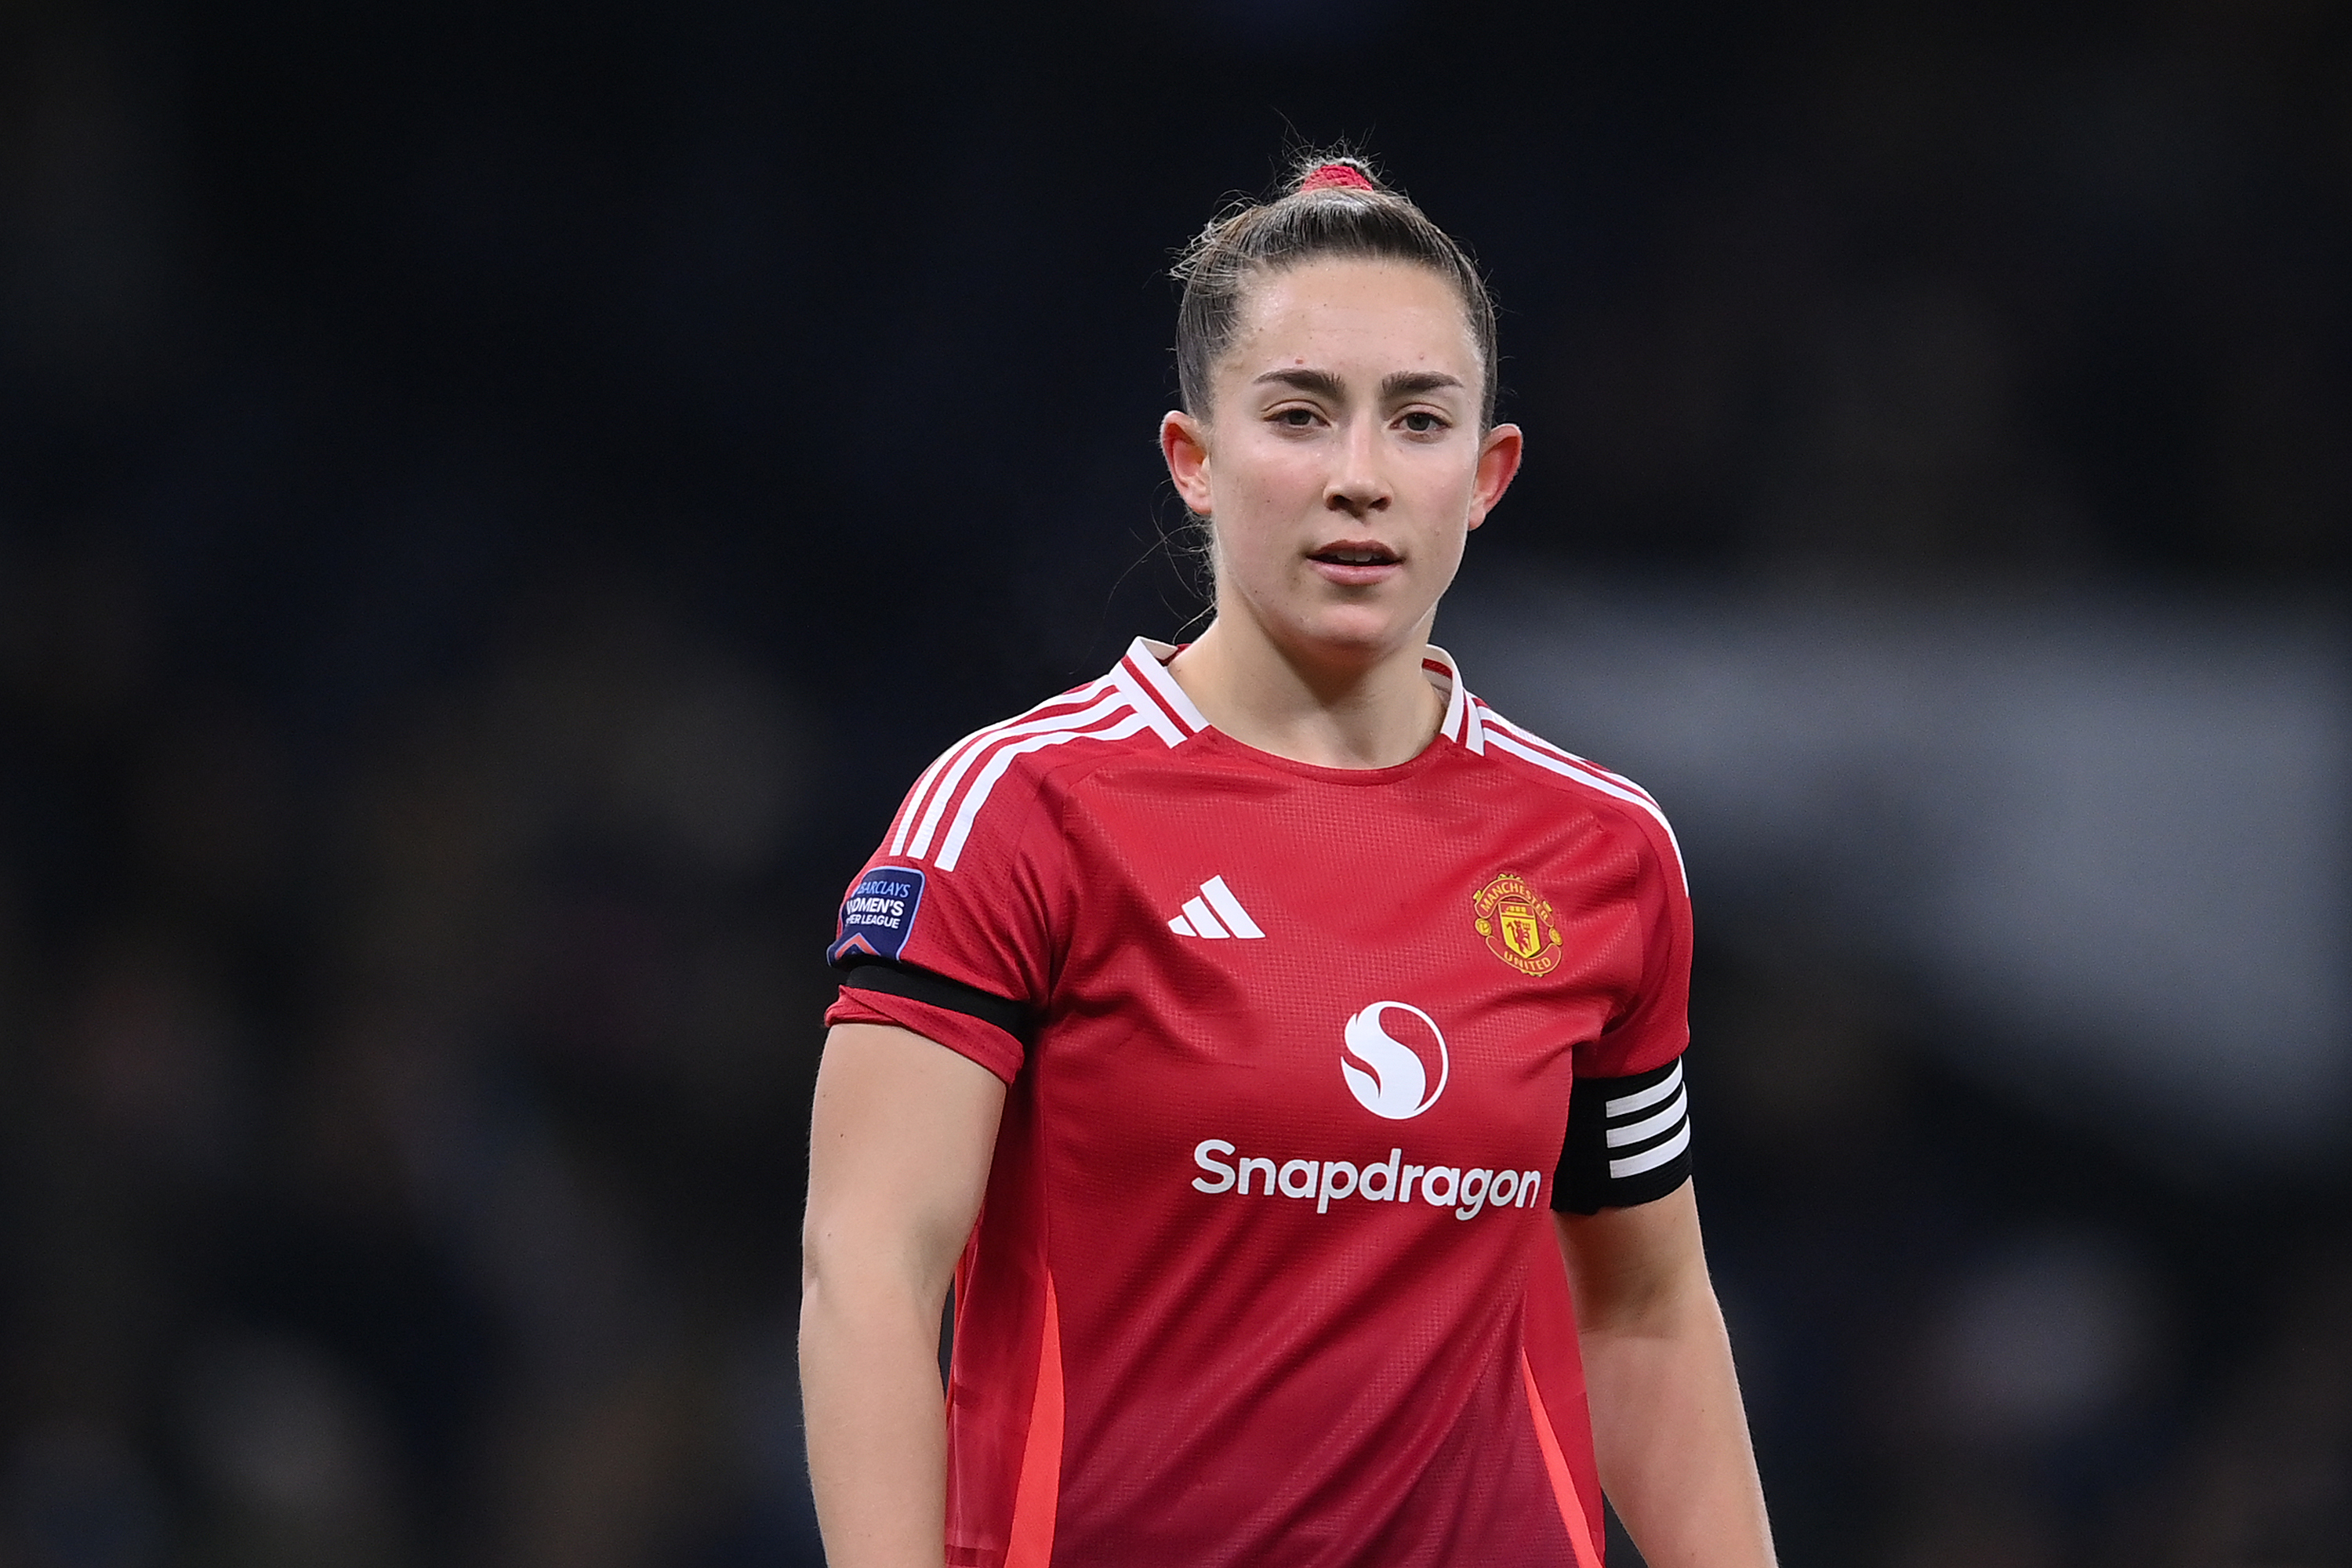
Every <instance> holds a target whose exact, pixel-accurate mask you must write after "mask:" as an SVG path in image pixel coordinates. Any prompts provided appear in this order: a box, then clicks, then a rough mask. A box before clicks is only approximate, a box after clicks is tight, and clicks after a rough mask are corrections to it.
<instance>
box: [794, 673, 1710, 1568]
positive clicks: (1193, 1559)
mask: <svg viewBox="0 0 2352 1568" xmlns="http://www.w3.org/2000/svg"><path fill="white" fill-rule="evenodd" d="M1168 651H1169V650H1166V649H1163V648H1160V647H1158V646H1157V645H1148V644H1143V643H1140V642H1139V643H1138V644H1137V646H1136V647H1134V648H1133V649H1131V650H1130V651H1129V655H1128V656H1127V658H1124V659H1123V660H1122V661H1121V663H1120V665H1119V666H1118V668H1116V669H1115V670H1114V671H1113V672H1112V674H1111V675H1110V676H1108V677H1106V678H1105V679H1103V680H1101V681H1097V682H1096V683H1094V684H1093V685H1092V686H1088V687H1081V688H1079V689H1077V690H1076V691H1074V692H1072V693H1069V694H1067V695H1066V696H1065V697H1063V698H1059V699H1056V700H1054V701H1053V702H1050V703H1047V704H1045V705H1043V706H1041V708H1039V709H1037V710H1033V711H1032V712H1031V713H1030V714H1025V715H1023V716H1021V717H1020V718H1018V719H1016V720H1013V721H1007V722H1006V723H1005V724H1003V725H999V726H995V727H992V729H991V730H986V731H980V732H979V733H978V734H976V735H974V736H972V737H970V738H968V739H967V740H966V741H965V742H961V743H960V745H959V746H958V747H956V748H953V749H951V750H950V752H948V753H947V755H946V756H944V757H942V758H941V759H940V763H937V764H934V766H933V767H932V768H931V769H930V770H929V771H927V773H925V774H924V776H923V778H922V779H921V780H919V781H918V783H917V784H916V787H915V789H914V790H913V791H912V792H911V793H910V794H909V796H908V802H907V804H906V805H905V806H903V807H902V808H901V811H900V813H899V816H898V819H897V820H896V821H895V822H894V823H893V826H892V829H891V834H890V837H888V838H887V839H886V841H885V842H884V844H883V846H882V847H881V848H880V849H879V850H877V853H876V855H875V856H874V857H873V858H872V859H871V860H870V861H869V862H868V865H867V868H866V871H865V872H863V873H861V878H860V880H859V882H858V883H856V884H855V885H854V886H853V889H852V898H851V900H850V902H849V903H848V904H847V905H845V914H844V918H843V925H842V931H841V936H840V938H839V940H837V941H836V943H835V954H836V957H837V958H838V956H839V955H840V954H841V953H842V952H844V951H845V949H846V950H848V951H849V952H851V953H852V955H853V957H856V958H866V957H869V956H870V957H871V959H872V960H874V961H876V962H887V963H894V964H899V965H904V966H907V967H908V968H910V969H913V970H919V971H927V972H929V973H932V974H936V975H941V976H945V977H946V978H947V979H948V980H950V981H953V982H957V983H960V984H961V985H963V986H969V987H972V988H975V989H976V990H978V991H980V992H984V993H988V994H990V995H991V996H993V997H999V998H1004V999H1007V1000H1009V1001H1011V1002H1013V1003H1017V1004H1019V1005H1022V1006H1023V1007H1024V1008H1025V1009H1027V1011H1028V1014H1029V1015H1030V1016H1031V1017H1032V1018H1033V1019H1034V1030H1031V1031H1027V1032H1026V1037H1027V1040H1028V1043H1027V1044H1026V1045H1025V1046H1024V1043H1023V1040H1022V1038H1021V1037H1018V1036H1016V1034H1015V1033H1013V1032H1010V1031H1008V1030H1006V1029H1004V1028H1002V1027H999V1026H996V1025H994V1024H992V1023H989V1022H986V1021H983V1020H982V1019H980V1018H978V1017H973V1016H966V1015H965V1014H964V1013H961V1012H958V1011H951V1010H950V1009H948V1008H946V1007H942V1006H935V1005H931V1004H929V1003H927V1002H923V1001H919V1000H913V999H910V998H909V997H908V996H902V995H896V994H885V993H884V992H882V991H880V990H874V989H861V988H857V987H856V986H855V985H854V984H853V985H852V986H851V987H849V988H845V990H844V991H843V993H842V1000H841V1002H840V1003H839V1004H837V1005H835V1008H834V1009H833V1011H832V1012H831V1013H830V1014H829V1015H828V1017H829V1018H830V1019H832V1020H833V1021H835V1022H852V1021H866V1022H877V1023H896V1024H899V1025H901V1026H905V1027H908V1028H911V1029H914V1030H916V1031H917V1032H919V1033H921V1034H924V1035H926V1036H928V1037H931V1038H934V1039H937V1040H939V1041H940V1043H941V1044H942V1045H945V1046H947V1047H950V1048H952V1049H956V1050H959V1051H961V1052H962V1053H963V1054H965V1055H967V1056H969V1057H971V1058H972V1059H974V1060H975V1061H978V1062H980V1063H981V1064H982V1066H985V1067H987V1068H990V1069H991V1070H992V1071H994V1072H996V1073H998V1074H999V1076H1001V1077H1003V1078H1004V1079H1005V1080H1006V1082H1007V1084H1008V1086H1009V1087H1008V1095H1007V1102H1006V1108H1005V1113H1004V1121H1003V1128H1002V1131H1000V1133H999V1137H998V1145H997V1154H996V1161H995V1164H994V1167H993V1168H992V1172H991V1174H990V1180H989V1185H988V1191H987V1195H986V1198H985V1200H984V1202H983V1205H982V1211H981V1218H980V1222H979V1226H978V1228H977V1230H976V1232H975V1235H974V1237H973V1241H972V1244H971V1247H970V1248H969V1249H968V1250H967V1252H966V1254H965V1258H964V1261H963V1265H962V1267H961V1269H960V1270H959V1274H958V1290H957V1320H956V1340H955V1352H954V1363H953V1371H952V1373H951V1377H950V1453H951V1458H950V1502H949V1516H950V1519H949V1545H950V1553H949V1561H950V1563H956V1564H970V1565H985V1568H1000V1565H1003V1568H1014V1565H1018V1568H1032V1565H1033V1564H1043V1563H1057V1564H1109V1563H1118V1564H1131V1565H1146V1564H1170V1565H1174V1564H1185V1565H1187V1568H1199V1565H1203V1564H1233V1565H1235V1568H1239V1565H1242V1564H1249V1565H1251V1568H1339V1565H1342V1564H1347V1565H1367V1568H1369V1565H1370V1564H1381V1565H1383V1568H1402V1565H1412V1564H1429V1565H1436V1564H1458V1563H1514V1564H1534V1563H1551V1564H1560V1565H1563V1568H1566V1565H1570V1564H1578V1565H1580V1568H1600V1564H1599V1563H1595V1562H1590V1561H1587V1560H1586V1559H1587V1557H1588V1555H1589V1553H1590V1552H1591V1542H1594V1541H1596V1540H1598V1539H1599V1537H1600V1523H1601V1520H1600V1497H1599V1489H1598V1486H1597V1483H1596V1480H1595V1478H1594V1474H1593V1463H1592V1447H1591V1434H1590V1429H1589V1423H1588V1421H1587V1419H1586V1415H1585V1398H1584V1384H1583V1374H1582V1371H1581V1368H1580V1365H1579V1364H1578V1362H1577V1355H1576V1335H1575V1329H1574V1323H1573V1319H1572V1316H1571V1312H1570V1304H1569V1300H1568V1292H1567V1289H1566V1284H1565V1279H1564V1276H1563V1271H1562V1269H1561V1267H1560V1264H1559V1253H1558V1250H1557V1247H1556V1245H1555V1244H1554V1242H1553V1239H1552V1228H1551V1226H1552V1221H1551V1215H1550V1214H1549V1210H1548V1200H1549V1185H1550V1182H1551V1179H1552V1174H1553V1171H1554V1168H1555V1166H1556V1165H1557V1163H1558V1162H1559V1155H1560V1146H1561V1139H1562V1134H1563V1130H1564V1128H1565V1127H1566V1125H1567V1120H1568V1103H1569V1097H1570V1085H1571V1083H1572V1082H1573V1081H1574V1079H1577V1078H1578V1077H1580V1076H1597V1077H1616V1076H1622V1075H1626V1074H1630V1073H1633V1072H1639V1071H1646V1070H1649V1069H1652V1068H1657V1067H1659V1066H1661V1065H1663V1064H1664V1063H1666V1062H1669V1061H1671V1060H1672V1059H1673V1058H1675V1056H1677V1055H1678V1054H1679V1053H1680V1052H1681V1051H1682V1049H1683V1047H1684V1046H1685V1043H1686V1040H1687V1025H1686V1022H1685V1016H1686V994H1687V984H1688V969H1689V949H1690V924H1689V913H1688V902H1687V896H1686V894H1685V888H1684V883H1683V879H1682V871H1681V865H1680V861H1679V859H1678V858H1677V852H1676V850H1675V846H1674V843H1673V837H1672V835H1671V833H1670V832H1669V830H1668V829H1667V827H1666V826H1665V822H1664V818H1663V817H1662V816H1659V815H1658V814H1657V811H1656V808H1655V806H1654V805H1653V804H1652V803H1650V801H1649V800H1648V797H1647V796H1646V795H1643V794H1642V793H1641V792H1640V791H1639V790H1638V789H1636V788H1634V787H1633V785H1631V784H1627V783H1626V782H1625V781H1624V780H1622V779H1620V778H1617V777H1615V775H1612V774H1609V773H1603V772H1601V770H1599V769H1597V768H1594V767H1592V766H1591V764H1589V763H1583V762H1582V761H1581V760H1580V759H1577V758H1574V757H1572V756H1570V755H1569V754H1568V753H1566V752H1560V751H1559V750H1558V749H1557V748H1555V747H1552V746H1550V745H1549V744H1548V743H1547V742H1542V741H1541V740H1539V739H1538V738H1537V737H1534V736H1532V735H1529V734H1528V733H1526V732H1525V731H1519V730H1517V728H1516V727H1513V726H1509V725H1508V724H1507V722H1506V721H1504V720H1502V719H1501V718H1500V717H1499V716H1498V715H1496V714H1495V713H1493V712H1492V710H1487V709H1486V708H1485V707H1484V706H1483V705H1482V704H1479V703H1478V702H1476V701H1475V699H1472V698H1471V697H1470V696H1469V695H1468V693H1467V692H1466V691H1465V690H1463V689H1461V686H1460V683H1459V681H1458V680H1457V679H1455V678H1454V670H1453V668H1452V665H1451V661H1450V660H1448V659H1446V658H1444V655H1442V654H1441V653H1438V652H1436V650H1433V656H1432V659H1431V661H1430V673H1431V677H1432V681H1433V685H1435V686H1436V687H1437V688H1438V689H1439V690H1441V691H1442V692H1444V693H1445V694H1446V696H1447V700H1448V707H1447V715H1446V720H1445V724H1444V729H1443V731H1441V733H1440V735H1439V737H1438V738H1437V739H1436V740H1435V741H1434V742H1432V743H1431V745H1430V746H1429V747H1428V748H1427V749H1426V750H1424V751H1423V752H1422V753H1421V754H1420V755H1419V756H1417V757H1415V758H1414V759H1412V761H1411V762H1408V763H1403V764H1402V765H1401V766H1398V767H1393V768H1386V769H1380V770H1371V771H1362V772H1357V771H1348V770H1335V769H1325V768H1318V767H1312V766H1308V765H1306V764H1302V763H1292V762H1289V761H1286V760H1284V759H1281V758H1276V757H1273V756H1269V755H1267V754H1265V753H1264V752H1256V751H1254V750H1252V749H1250V748H1248V747H1246V746H1244V745H1242V744H1240V743H1239V742H1234V740H1232V739H1231V738H1230V737H1228V736H1225V735H1223V734H1222V733H1220V732H1219V731H1215V730H1213V729H1212V728H1210V727H1208V726H1207V725H1206V724H1205V723H1203V722H1202V720H1201V718H1200V715H1199V714H1198V713H1197V712H1196V711H1194V710H1192V706H1191V704H1190V703H1189V702H1188V701H1186V700H1184V698H1183V695H1182V693H1181V690H1180V689H1177V688H1176V687H1175V685H1174V682H1173V681H1172V679H1170V678H1169V676H1168V675H1167V672H1166V670H1165V669H1164V668H1161V662H1162V658H1163V656H1164V655H1165V654H1166V653H1167V652H1168ZM861 944H862V945H861ZM851 973H852V975H853V978H854V976H855V973H856V972H855V971H852V972H851ZM1539 1425H1540V1427H1541V1429H1540V1430H1539V1429H1538V1427H1539Z"/></svg>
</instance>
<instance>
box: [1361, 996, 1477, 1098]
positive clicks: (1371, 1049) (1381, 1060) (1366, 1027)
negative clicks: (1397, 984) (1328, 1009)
mask: <svg viewBox="0 0 2352 1568" xmlns="http://www.w3.org/2000/svg"><path fill="white" fill-rule="evenodd" d="M1400 1015H1402V1016H1400ZM1408 1018H1410V1019H1417V1020H1419V1021H1420V1024H1421V1027H1420V1028H1419V1029H1416V1028H1414V1027H1413V1026H1412V1025H1411V1024H1410V1023H1407V1022H1406V1021H1405V1020H1406V1019H1408ZM1391 1028H1397V1029H1402V1031H1403V1032H1404V1034H1405V1035H1406V1037H1407V1039H1410V1040H1412V1042H1413V1043H1412V1044H1407V1043H1406V1041H1405V1040H1400V1039H1398V1038H1397V1037H1396V1036H1395V1035H1393V1034H1391V1033H1390V1032H1389V1031H1390V1030H1391ZM1424 1032H1425V1036H1426V1037H1425V1039H1424V1038H1423V1035H1424ZM1344 1037H1345V1038H1346V1041H1347V1050H1346V1053H1345V1054H1344V1055H1342V1056H1341V1057H1340V1058H1339V1075H1340V1076H1341V1077H1342V1078H1345V1079H1347V1080H1348V1089H1349V1092H1350V1093H1352V1094H1353V1095H1355V1097H1356V1103H1358V1104H1359V1105H1361V1106H1362V1107H1363V1108H1364V1109H1365V1110H1369V1111H1370V1112H1371V1113H1372V1114H1373V1115H1374V1116H1381V1117H1385V1118H1387V1119H1388V1120H1389V1121H1410V1120H1412V1118H1413V1117H1416V1116H1419V1115H1420V1114H1421V1113H1422V1112H1423V1111H1424V1110H1428V1109H1429V1108H1430V1107H1431V1106H1433V1105H1435V1104H1436V1103H1437V1097H1438V1096H1439V1095H1441V1094H1444V1092H1445V1080H1446V1078H1447V1076H1448V1075H1449V1074H1450V1073H1451V1072H1452V1071H1453V1064H1452V1063H1451V1062H1450V1061H1449V1060H1448V1059H1447V1058H1446V1055H1445V1037H1444V1035H1443V1034H1440V1033H1439V1032H1438V1028H1437V1020H1436V1019H1434V1018H1433V1017H1431V1016H1429V1015H1428V1014H1426V1013H1424V1012H1423V1011H1422V1010H1421V1009H1420V1008H1418V1007H1415V1006H1413V1005H1411V1004H1410V1003H1406V1002H1375V1003H1373V1004H1372V1005H1370V1006H1369V1007H1367V1008H1365V1009H1364V1010H1363V1011H1362V1012H1360V1013H1359V1014H1357V1015H1356V1016H1354V1017H1352V1018H1349V1020H1348V1026H1347V1028H1346V1030H1345V1031H1344ZM1432 1052H1434V1053H1435V1057H1436V1062H1437V1087H1436V1088H1435V1089H1432V1088H1430V1087H1429V1057H1430V1055H1431V1053H1432ZM1349 1058H1354V1059H1353V1060H1349Z"/></svg>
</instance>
